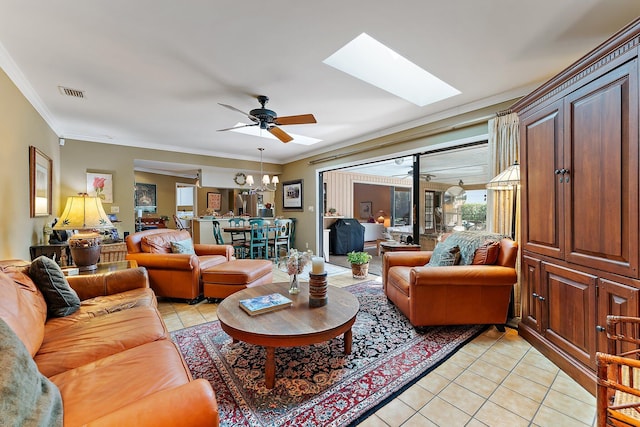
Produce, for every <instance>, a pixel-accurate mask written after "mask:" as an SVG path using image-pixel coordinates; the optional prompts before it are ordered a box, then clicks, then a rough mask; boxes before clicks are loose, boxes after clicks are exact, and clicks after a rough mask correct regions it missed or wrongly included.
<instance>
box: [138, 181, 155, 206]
mask: <svg viewBox="0 0 640 427" xmlns="http://www.w3.org/2000/svg"><path fill="white" fill-rule="evenodd" d="M135 189H136V190H135V208H136V210H138V211H142V212H149V213H156V212H157V204H156V185H155V184H141V183H138V182H136V186H135Z"/></svg>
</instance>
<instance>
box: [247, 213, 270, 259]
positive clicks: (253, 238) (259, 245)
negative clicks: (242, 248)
mask: <svg viewBox="0 0 640 427" xmlns="http://www.w3.org/2000/svg"><path fill="white" fill-rule="evenodd" d="M249 225H250V226H251V230H250V231H249V243H248V244H247V247H248V249H249V257H250V258H252V259H253V258H265V259H268V258H269V225H268V224H267V223H265V222H264V220H263V219H250V220H249Z"/></svg>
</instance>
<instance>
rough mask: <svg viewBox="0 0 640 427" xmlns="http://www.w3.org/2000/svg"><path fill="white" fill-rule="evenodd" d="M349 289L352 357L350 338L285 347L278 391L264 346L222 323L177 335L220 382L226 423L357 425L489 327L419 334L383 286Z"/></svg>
mask: <svg viewBox="0 0 640 427" xmlns="http://www.w3.org/2000/svg"><path fill="white" fill-rule="evenodd" d="M346 289H348V290H349V291H350V292H352V293H353V294H354V295H356V296H357V298H358V300H359V302H360V312H359V313H358V317H357V320H356V322H355V324H354V326H353V328H352V330H353V351H352V353H351V354H350V355H348V356H347V355H345V354H344V353H343V340H342V336H340V337H338V338H335V339H333V340H331V341H328V342H326V343H323V344H316V345H311V346H306V347H299V348H278V349H276V385H275V387H274V388H273V389H271V390H269V389H267V388H265V384H264V359H265V351H264V349H263V348H262V347H258V346H253V345H249V344H245V343H242V342H240V343H236V344H233V343H232V341H231V338H230V337H229V336H228V335H227V334H226V333H225V332H224V331H222V329H221V328H220V324H219V323H218V322H210V323H206V324H202V325H198V326H193V327H191V328H186V329H182V330H179V331H176V332H173V333H172V334H171V336H172V338H173V340H174V341H175V342H176V343H177V344H178V346H179V348H180V350H181V352H182V354H183V355H184V358H185V360H186V361H187V364H188V365H189V368H190V369H191V372H192V374H193V376H194V377H195V378H205V379H207V380H208V381H210V382H211V384H212V385H213V389H214V390H215V393H216V398H217V400H218V407H219V411H220V425H221V426H341V427H342V426H347V425H356V424H358V423H359V422H361V421H362V420H364V419H365V418H366V417H367V416H369V415H370V414H372V413H373V412H375V411H376V410H377V409H378V408H379V407H381V406H382V405H384V404H385V403H387V402H388V401H389V400H391V399H393V398H394V397H395V396H397V395H398V394H399V393H400V392H402V391H404V389H406V388H407V387H409V386H410V385H412V384H413V383H415V382H416V381H417V380H418V379H420V378H421V377H422V376H424V375H425V374H426V373H428V372H429V371H430V370H432V369H433V368H435V367H436V366H438V365H439V364H440V363H442V362H443V361H444V360H446V359H447V358H448V357H449V356H451V355H452V354H454V353H455V352H456V351H457V350H458V349H459V348H460V347H461V346H462V345H463V344H464V343H466V342H467V341H469V340H470V339H472V338H473V337H475V336H476V335H477V334H479V333H480V332H482V330H484V327H483V326H447V327H430V328H418V329H416V328H414V327H412V326H411V324H410V323H409V322H408V321H407V319H406V318H405V317H404V316H403V315H402V314H401V313H400V312H399V311H398V310H397V309H396V308H395V307H394V306H393V305H392V304H391V303H390V302H388V301H387V298H386V297H385V295H384V293H383V292H382V285H381V284H380V283H378V282H363V283H360V284H356V285H352V286H349V287H347V288H346ZM329 303H331V302H329Z"/></svg>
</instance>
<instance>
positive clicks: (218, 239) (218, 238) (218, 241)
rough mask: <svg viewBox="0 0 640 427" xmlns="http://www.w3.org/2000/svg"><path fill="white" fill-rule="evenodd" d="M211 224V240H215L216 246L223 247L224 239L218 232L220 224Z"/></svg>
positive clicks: (214, 222)
mask: <svg viewBox="0 0 640 427" xmlns="http://www.w3.org/2000/svg"><path fill="white" fill-rule="evenodd" d="M212 222H213V238H214V239H216V245H224V239H223V238H222V233H221V232H220V223H219V222H218V221H212Z"/></svg>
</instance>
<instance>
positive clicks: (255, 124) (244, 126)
mask: <svg viewBox="0 0 640 427" xmlns="http://www.w3.org/2000/svg"><path fill="white" fill-rule="evenodd" d="M249 126H258V123H253V124H250V125H243V126H234V127H231V128H226V129H218V132H224V131H226V130H234V129H242V128H246V127H249Z"/></svg>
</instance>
